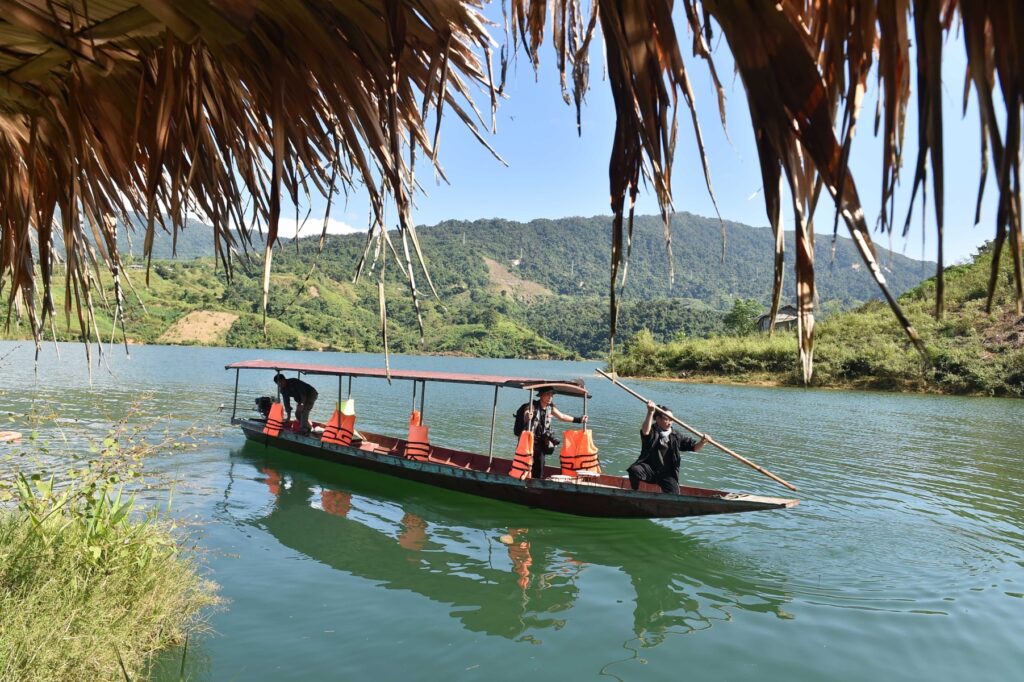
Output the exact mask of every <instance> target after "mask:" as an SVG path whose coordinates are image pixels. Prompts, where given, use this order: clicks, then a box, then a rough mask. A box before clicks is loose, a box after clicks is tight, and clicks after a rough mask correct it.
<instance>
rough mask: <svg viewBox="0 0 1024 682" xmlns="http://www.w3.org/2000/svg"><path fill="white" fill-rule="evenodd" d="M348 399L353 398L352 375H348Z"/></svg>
mask: <svg viewBox="0 0 1024 682" xmlns="http://www.w3.org/2000/svg"><path fill="white" fill-rule="evenodd" d="M348 397H349V398H351V397H352V375H351V374H349V375H348Z"/></svg>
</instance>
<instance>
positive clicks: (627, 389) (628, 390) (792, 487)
mask: <svg viewBox="0 0 1024 682" xmlns="http://www.w3.org/2000/svg"><path fill="white" fill-rule="evenodd" d="M596 371H597V373H598V374H600V375H601V376H603V377H604V378H605V379H607V380H608V381H610V382H612V383H613V384H615V385H616V386H618V387H619V388H621V389H622V390H624V391H625V392H626V393H629V394H630V395H631V396H633V397H634V398H636V399H637V400H640V401H642V402H644V403H648V402H650V401H649V400H648V399H647V398H645V397H643V396H642V395H640V394H639V393H637V392H636V391H634V390H633V389H631V388H630V387H629V386H626V385H625V384H624V383H622V382H621V381H619V380H618V379H616V378H615V377H613V376H612V375H610V374H608V373H607V372H604V371H602V370H600V369H598V370H596ZM658 411H659V412H661V410H658ZM668 418H669V419H671V420H672V421H674V422H675V423H676V424H679V425H680V426H682V427H683V428H684V429H686V430H687V431H689V432H690V433H692V434H694V435H695V436H700V437H702V438H705V439H706V442H708V443H710V444H711V445H714V446H715V447H716V448H718V449H719V450H721V451H722V452H724V453H725V454H727V455H730V456H732V457H734V458H736V459H738V460H739V461H741V462H743V463H744V464H746V465H747V466H748V467H750V468H751V469H754V470H755V471H759V472H760V473H762V474H764V475H765V476H767V477H768V478H770V479H772V480H773V481H775V482H777V483H781V484H782V485H784V486H786V487H787V488H789V489H790V490H796V486H795V485H793V484H792V483H788V482H786V481H784V480H782V479H781V478H779V477H778V476H776V475H775V474H773V473H772V472H770V471H768V470H767V469H765V468H764V467H762V466H760V465H759V464H755V463H754V462H751V461H750V460H749V459H747V458H746V457H744V456H743V455H740V454H737V453H736V452H733V451H732V450H730V449H729V448H727V447H725V446H724V445H722V444H721V443H719V442H718V441H716V440H715V439H714V438H711V437H709V436H708V435H707V434H706V433H703V432H701V431H698V430H697V429H695V428H693V427H692V426H690V425H689V424H687V423H686V422H684V421H683V420H682V419H679V418H678V417H676V416H675V415H673V414H669V415H668Z"/></svg>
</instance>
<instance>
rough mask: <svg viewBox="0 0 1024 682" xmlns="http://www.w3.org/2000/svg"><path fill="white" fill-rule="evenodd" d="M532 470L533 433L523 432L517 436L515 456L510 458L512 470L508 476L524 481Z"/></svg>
mask: <svg viewBox="0 0 1024 682" xmlns="http://www.w3.org/2000/svg"><path fill="white" fill-rule="evenodd" d="M532 470H533V431H523V432H522V433H521V434H519V444H518V445H517V446H516V456H515V457H513V458H512V469H511V470H509V472H508V475H509V476H511V477H512V478H518V479H519V480H520V481H525V480H526V479H528V478H530V472H531V471H532Z"/></svg>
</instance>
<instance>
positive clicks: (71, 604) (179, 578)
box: [0, 481, 213, 681]
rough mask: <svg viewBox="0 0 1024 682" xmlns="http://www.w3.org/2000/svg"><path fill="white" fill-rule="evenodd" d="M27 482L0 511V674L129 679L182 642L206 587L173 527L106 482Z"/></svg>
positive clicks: (208, 593) (207, 597) (204, 600)
mask: <svg viewBox="0 0 1024 682" xmlns="http://www.w3.org/2000/svg"><path fill="white" fill-rule="evenodd" d="M34 483H35V485H32V484H30V483H29V482H27V481H25V482H23V486H24V490H23V491H22V493H21V501H22V504H21V508H20V511H18V512H13V511H6V512H0V614H3V615H2V616H0V680H5V681H6V680H11V681H14V680H40V681H42V680H67V681H70V680H83V681H85V680H89V681H92V680H99V679H103V680H113V679H123V677H122V675H123V674H124V672H127V674H128V676H129V677H130V678H131V679H134V678H136V677H137V676H138V675H140V674H141V673H142V672H143V671H144V670H145V667H146V665H147V663H148V661H149V659H150V657H151V656H152V655H153V654H154V653H155V652H157V651H160V650H161V649H164V648H167V647H170V646H174V645H179V644H181V643H183V642H184V639H185V636H186V633H187V632H188V631H189V630H190V628H194V627H196V625H197V621H196V614H197V613H198V612H199V611H200V610H201V609H203V608H204V607H206V606H208V605H210V604H211V603H213V592H212V589H211V587H210V586H209V585H208V584H207V583H206V582H205V581H204V580H202V579H201V578H200V577H199V576H198V575H197V573H196V570H195V566H194V565H193V563H192V562H191V561H190V560H189V559H187V558H185V557H184V556H183V555H182V554H181V553H180V552H179V550H178V549H177V545H176V542H175V538H174V535H173V533H172V532H171V529H170V527H169V526H167V525H165V524H161V523H158V522H156V521H155V520H154V519H153V518H152V517H141V518H139V517H137V516H136V515H133V514H132V509H133V505H132V503H131V501H124V500H117V496H118V495H119V493H116V492H114V490H113V489H111V488H101V489H99V490H97V491H96V492H95V494H94V495H93V496H92V497H91V498H89V497H87V496H85V495H82V494H81V492H82V491H80V490H75V489H71V490H65V491H63V492H61V493H59V494H54V493H53V491H52V490H51V489H50V488H49V485H48V484H44V483H41V482H39V481H36V482H34ZM37 486H38V487H37ZM108 496H109V497H108ZM111 498H112V499H111ZM122 666H123V671H122Z"/></svg>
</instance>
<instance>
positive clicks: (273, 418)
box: [263, 403, 284, 436]
mask: <svg viewBox="0 0 1024 682" xmlns="http://www.w3.org/2000/svg"><path fill="white" fill-rule="evenodd" d="M282 428H284V405H282V404H281V403H274V404H273V405H271V406H270V413H269V414H268V415H267V425H266V426H264V427H263V433H265V434H266V435H268V436H277V435H280V433H281V429H282Z"/></svg>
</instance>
